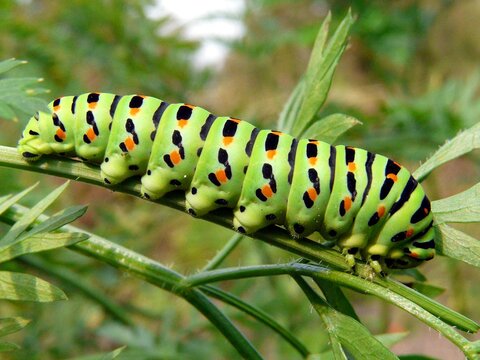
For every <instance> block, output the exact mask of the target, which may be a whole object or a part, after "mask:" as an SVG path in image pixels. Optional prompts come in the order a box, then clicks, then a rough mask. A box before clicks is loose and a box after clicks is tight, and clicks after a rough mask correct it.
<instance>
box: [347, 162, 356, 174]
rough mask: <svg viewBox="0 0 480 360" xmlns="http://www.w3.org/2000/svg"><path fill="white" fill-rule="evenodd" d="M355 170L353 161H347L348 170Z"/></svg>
mask: <svg viewBox="0 0 480 360" xmlns="http://www.w3.org/2000/svg"><path fill="white" fill-rule="evenodd" d="M355 170H357V165H355V163H354V162H349V163H348V171H350V172H354V171H355Z"/></svg>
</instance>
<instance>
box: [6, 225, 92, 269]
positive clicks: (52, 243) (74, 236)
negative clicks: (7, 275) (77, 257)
mask: <svg viewBox="0 0 480 360" xmlns="http://www.w3.org/2000/svg"><path fill="white" fill-rule="evenodd" d="M88 237H89V235H88V234H85V233H79V232H76V233H71V232H59V233H43V234H36V235H33V236H31V237H28V238H26V239H23V240H21V241H20V242H18V243H16V244H14V245H12V246H10V247H8V248H6V249H5V250H3V251H0V263H2V262H5V261H8V260H11V259H13V258H16V257H18V256H20V255H25V254H31V253H36V252H40V251H47V250H52V249H57V248H60V247H64V246H70V245H73V244H76V243H77V242H79V241H83V240H86V239H88Z"/></svg>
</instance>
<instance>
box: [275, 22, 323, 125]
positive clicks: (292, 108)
mask: <svg viewBox="0 0 480 360" xmlns="http://www.w3.org/2000/svg"><path fill="white" fill-rule="evenodd" d="M331 17H332V16H331V14H330V13H328V15H327V16H326V17H325V19H324V20H323V22H322V24H321V25H320V29H319V30H318V34H317V38H316V39H315V44H314V46H313V49H312V54H311V55H310V60H309V63H308V66H307V70H306V72H305V75H304V77H303V78H302V79H301V80H300V81H299V82H298V84H297V86H296V87H295V89H294V90H293V92H292V94H291V95H290V98H289V99H288V101H287V103H286V104H285V106H284V108H283V110H282V112H281V114H280V117H279V119H278V128H279V129H280V130H283V131H285V132H291V129H292V125H293V124H294V122H295V120H296V119H297V115H298V112H299V111H300V106H301V104H302V101H303V98H304V95H305V88H306V86H307V85H306V81H305V78H311V79H313V78H314V75H315V74H314V73H315V72H316V71H317V69H318V68H319V67H320V66H321V61H322V55H323V49H324V47H325V42H326V40H327V36H328V29H329V26H330V20H331Z"/></svg>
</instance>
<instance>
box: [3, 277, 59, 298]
mask: <svg viewBox="0 0 480 360" xmlns="http://www.w3.org/2000/svg"><path fill="white" fill-rule="evenodd" d="M66 298H67V296H66V295H65V293H64V292H63V291H62V290H60V289H59V288H57V287H56V286H53V285H52V284H50V283H48V282H46V281H44V280H42V279H39V278H37V277H35V276H32V275H28V274H21V273H14V272H9V271H0V299H5V300H22V301H35V302H49V301H57V300H65V299H66Z"/></svg>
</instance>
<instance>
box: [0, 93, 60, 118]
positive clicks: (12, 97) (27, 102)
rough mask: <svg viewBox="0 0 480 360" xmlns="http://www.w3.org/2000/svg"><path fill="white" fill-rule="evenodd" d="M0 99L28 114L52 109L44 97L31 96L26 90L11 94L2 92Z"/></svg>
mask: <svg viewBox="0 0 480 360" xmlns="http://www.w3.org/2000/svg"><path fill="white" fill-rule="evenodd" d="M0 101H3V102H5V103H7V104H8V105H9V106H11V107H13V108H15V109H16V110H17V111H19V112H21V113H23V114H27V115H28V116H32V114H34V113H36V112H37V111H44V112H49V111H50V110H49V109H48V107H47V103H46V102H45V101H44V100H43V99H39V98H34V97H31V96H30V95H29V94H28V93H27V92H26V91H16V92H13V91H12V92H11V93H10V94H9V95H1V94H0Z"/></svg>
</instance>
